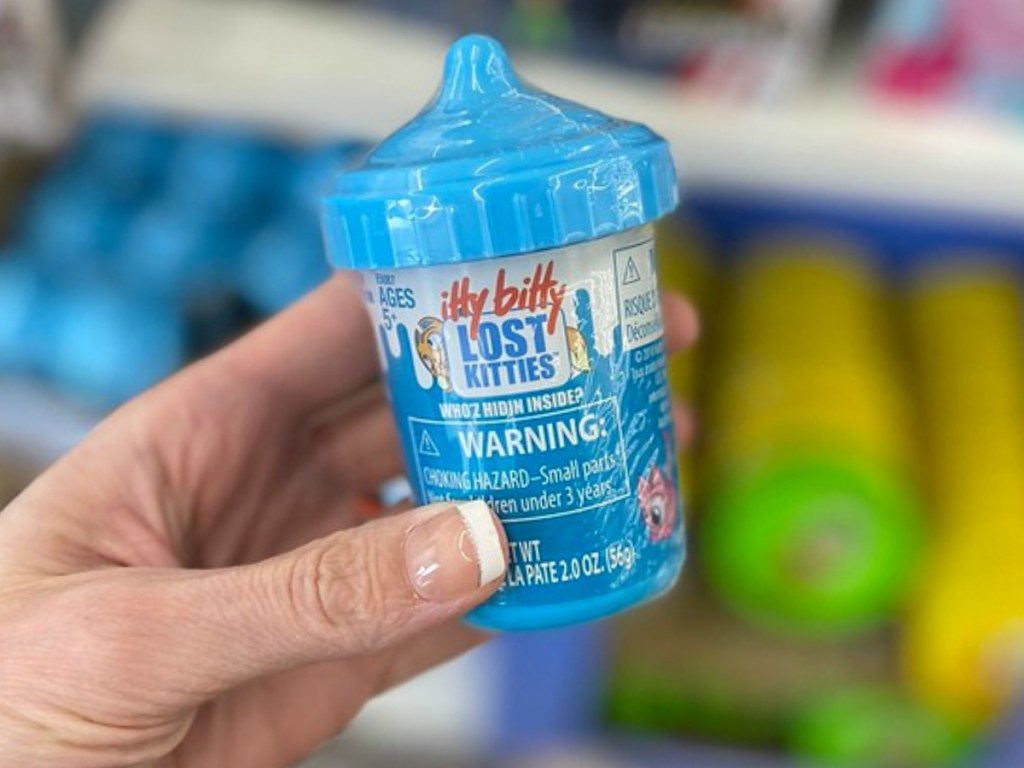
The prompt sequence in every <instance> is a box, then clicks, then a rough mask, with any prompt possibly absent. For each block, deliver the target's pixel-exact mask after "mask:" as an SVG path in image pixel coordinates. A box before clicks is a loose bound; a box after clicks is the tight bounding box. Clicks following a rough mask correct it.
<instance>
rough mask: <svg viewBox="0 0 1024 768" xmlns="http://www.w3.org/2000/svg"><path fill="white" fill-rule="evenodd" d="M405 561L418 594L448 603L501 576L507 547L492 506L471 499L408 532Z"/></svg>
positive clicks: (433, 600) (430, 599) (503, 571)
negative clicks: (493, 514)
mask: <svg viewBox="0 0 1024 768" xmlns="http://www.w3.org/2000/svg"><path fill="white" fill-rule="evenodd" d="M405 563H406V568H407V569H408V572H409V581H410V583H411V584H412V586H413V589H415V590H416V594H418V595H419V596H420V597H422V598H423V599H424V600H429V601H430V602H432V603H447V602H450V601H452V600H457V599H459V598H461V597H464V596H466V595H468V594H471V593H473V592H475V591H476V590H477V589H478V588H479V587H481V586H483V585H484V584H490V583H491V582H492V581H494V580H495V579H498V578H500V577H501V576H503V575H504V573H505V548H504V545H503V544H502V537H501V534H500V532H499V531H498V527H497V524H496V523H495V521H494V517H493V516H492V515H491V510H490V509H489V508H488V506H487V505H486V504H484V503H483V502H482V501H468V502H466V503H464V504H459V505H457V506H455V507H452V508H451V509H449V510H445V511H444V512H440V513H438V514H436V515H434V516H433V517H430V518H428V519H426V520H424V521H423V522H422V523H420V524H419V525H417V526H416V527H415V528H413V529H412V530H411V531H409V535H408V537H407V538H406V540H405Z"/></svg>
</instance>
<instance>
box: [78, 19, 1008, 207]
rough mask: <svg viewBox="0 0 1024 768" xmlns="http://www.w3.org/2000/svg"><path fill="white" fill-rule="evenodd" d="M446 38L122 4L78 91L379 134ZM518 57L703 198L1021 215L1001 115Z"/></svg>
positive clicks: (358, 25) (397, 119)
mask: <svg viewBox="0 0 1024 768" xmlns="http://www.w3.org/2000/svg"><path fill="white" fill-rule="evenodd" d="M450 40H451V36H450V35H449V34H446V33H445V32H444V31H443V30H441V29H439V28H436V27H432V26H425V25H421V24H419V23H413V22H408V23H403V22H400V21H396V19H395V18H394V17H382V16H378V15H375V14H373V13H371V12H367V11H364V10H359V9H354V8H352V7H350V6H347V5H343V4H312V3H308V2H288V3H284V2H269V1H268V0H259V1H258V2H246V3H207V2H202V0H149V1H148V2H146V3H132V2H124V0H121V2H117V3H114V4H112V5H111V7H110V8H109V9H108V12H107V14H106V17H105V18H104V20H103V23H102V24H101V25H100V27H99V28H98V30H97V33H96V34H95V35H94V36H93V38H92V40H91V43H90V45H89V46H88V50H87V52H86V56H85V61H84V64H85V66H84V67H83V68H82V69H81V72H80V77H79V78H78V79H77V82H76V94H77V98H78V99H79V100H80V101H82V102H86V103H89V102H93V101H96V100H111V99H113V100H123V99H130V100H132V101H133V102H143V103H147V104H151V105H154V106H157V107H170V108H174V109H184V110H188V111H196V112H201V113H204V114H211V113H212V114H218V115H231V116H234V117H238V118H242V119H255V120H260V121H264V122H269V123H271V124H275V125H278V126H280V127H282V128H284V129H288V130H295V131H300V132H303V133H315V134H322V133H339V132H340V133H347V134H353V133H354V134H359V135H366V136H369V137H374V136H378V137H379V136H382V135H384V134H385V133H387V132H389V131H390V130H392V129H393V128H394V127H395V126H397V125H399V124H401V123H402V122H404V121H405V120H407V119H408V118H409V117H410V116H411V115H413V114H414V113H415V112H417V111H418V110H419V109H420V108H421V107H422V106H423V104H424V103H425V102H426V101H427V99H428V98H429V97H430V95H431V94H432V93H433V92H434V90H435V88H436V87H437V83H438V80H439V77H440V69H441V61H442V58H443V55H444V51H445V49H446V47H447V45H448V43H449V42H450ZM516 60H517V62H518V64H519V66H520V69H521V71H522V73H523V74H524V75H525V76H527V77H528V78H529V79H531V80H533V81H534V82H536V83H538V84H540V85H542V86H543V87H545V88H547V89H549V90H552V91H554V92H556V93H560V94H565V95H567V96H570V97H572V98H574V99H576V100H579V101H582V102H585V103H587V104H591V105H594V106H597V107H599V108H601V109H603V110H605V111H607V112H609V113H612V114H619V115H624V116H628V117H629V118H630V119H634V120H641V121H644V122H646V123H648V124H650V125H651V126H653V127H654V128H656V129H657V130H658V131H660V132H661V133H662V134H664V135H665V136H666V137H668V138H669V139H670V140H671V142H672V144H673V147H674V151H675V154H676V157H677V159H678V160H679V162H680V165H681V167H682V171H683V177H684V179H685V181H686V183H688V184H690V185H692V186H695V187H701V188H704V187H723V186H724V187H737V186H738V187H744V188H753V189H768V190H779V191H783V192H794V193H802V194H811V195H820V194H832V195H839V196H853V197H857V198H863V199H868V200H877V201H880V202H891V203H903V204H912V205H924V206H937V207H940V208H955V209H958V210H963V211H968V212H978V213H982V214H990V215H997V216H1001V217H1007V216H1009V217H1019V216H1022V215H1024V195H1021V194H1020V190H1021V188H1022V187H1024V126H1020V125H1013V124H1009V123H1004V122H1001V121H999V120H998V119H997V118H995V117H985V116H977V115H976V116H969V115H954V114H951V113H949V112H940V111H927V110H912V109H908V108H898V107H895V106H893V105H883V104H879V103H869V102H868V101H867V100H866V99H865V98H863V97H862V96H860V95H858V94H857V93H856V91H855V90H854V89H852V88H850V87H844V86H836V87H825V86H824V85H823V86H821V87H819V88H817V89H814V90H813V91H812V92H810V93H807V94H805V95H803V96H802V97H800V98H798V99H796V100H795V101H793V102H791V103H789V104H787V105H786V106H784V107H778V108H774V109H771V108H753V107H748V106H744V105H737V104H723V103H715V102H711V101H707V100H694V99H692V98H686V97H684V96H683V95H681V94H680V93H679V91H678V90H677V89H676V88H675V87H674V86H673V85H672V83H670V82H669V81H666V80H663V79H658V78H654V77H651V76H649V75H645V74H638V73H635V72H628V71H624V70H620V69H617V68H614V67H610V66H609V67H601V66H598V65H594V64H592V63H589V62H588V63H585V64H584V63H575V62H572V61H568V60H565V59H559V58H552V57H547V56H540V55H536V54H532V53H529V52H524V53H522V54H521V55H517V56H516Z"/></svg>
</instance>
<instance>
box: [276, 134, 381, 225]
mask: <svg viewBox="0 0 1024 768" xmlns="http://www.w3.org/2000/svg"><path fill="white" fill-rule="evenodd" d="M368 149H369V146H368V145H366V144H364V143H363V142H360V141H334V142H330V143H327V144H323V145H320V146H314V147H313V148H311V149H308V150H306V151H304V152H302V153H301V154H300V155H299V156H298V157H297V158H296V159H295V163H294V168H293V173H292V184H291V189H290V195H289V198H290V199H289V204H290V205H291V206H292V207H294V208H296V209H298V210H300V211H303V212H309V213H310V215H311V216H312V217H313V218H314V219H315V218H316V215H317V213H318V211H319V210H320V200H321V199H322V198H323V196H324V195H327V194H329V193H330V191H331V187H332V186H333V183H334V177H335V176H337V175H338V173H339V172H340V171H341V170H342V169H343V168H345V167H346V166H348V165H349V163H351V162H353V161H354V160H355V159H356V158H357V157H359V156H360V155H361V154H362V153H364V152H365V151H366V150H368Z"/></svg>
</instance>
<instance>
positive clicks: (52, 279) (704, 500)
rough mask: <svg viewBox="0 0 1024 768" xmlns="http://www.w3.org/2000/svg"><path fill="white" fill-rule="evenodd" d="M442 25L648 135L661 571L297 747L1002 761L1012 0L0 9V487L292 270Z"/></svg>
mask: <svg viewBox="0 0 1024 768" xmlns="http://www.w3.org/2000/svg"><path fill="white" fill-rule="evenodd" d="M467 31H484V32H489V33H491V34H494V35H496V36H497V37H499V38H500V39H501V40H502V41H503V42H505V43H506V44H507V45H508V46H509V48H510V50H511V52H512V54H513V56H514V57H515V58H516V60H517V64H519V65H520V66H521V69H522V71H523V72H524V73H525V74H526V75H527V76H528V77H529V78H531V79H532V80H534V81H535V82H536V83H537V84H539V85H541V86H542V87H544V88H545V89H547V90H550V91H553V92H555V93H558V94H560V95H564V96H567V97H569V98H572V99H575V100H579V101H581V102H583V103H586V104H590V105H594V106H597V107H599V108H602V109H604V110H605V111H607V112H610V113H613V114H619V115H622V116H625V117H628V118H630V119H633V120H638V121H643V122H646V123H648V124H649V125H651V126H652V127H653V128H655V129H656V130H657V131H659V132H660V133H662V134H663V135H664V136H666V137H667V138H668V139H669V140H670V141H671V142H672V145H673V149H674V153H675V156H676V159H677V162H678V163H679V166H680V169H681V174H682V178H683V186H684V189H683V194H684V200H685V203H684V205H683V208H682V210H681V212H680V214H679V215H678V216H676V217H674V218H673V219H672V220H671V221H666V222H663V224H662V229H663V233H662V234H663V237H662V238H661V240H660V241H659V242H660V243H661V252H660V254H659V258H660V259H661V267H662V275H663V278H662V279H663V282H664V283H665V284H667V285H669V286H672V287H674V288H677V289H679V290H681V291H683V292H684V293H686V294H687V295H688V296H690V297H691V298H692V299H693V301H694V302H695V303H696V304H697V305H698V306H699V307H700V309H701V311H702V315H703V320H704V337H703V340H702V342H701V344H700V346H699V348H698V350H697V351H696V352H695V353H693V354H691V355H690V356H688V357H686V358H683V359H681V360H679V361H677V363H676V364H675V367H674V368H673V370H672V377H673V386H674V387H675V389H676V391H677V392H678V393H679V394H680V395H681V396H683V397H685V398H687V399H689V400H690V401H692V402H693V403H694V404H695V408H696V412H697V418H698V423H699V436H698V442H697V445H696V447H695V449H694V450H693V451H691V452H689V453H688V454H687V455H686V456H684V457H683V461H684V464H685V469H686V472H685V475H686V479H685V488H684V493H685V496H686V498H687V499H688V515H689V525H690V532H691V555H690V558H689V561H688V564H687V568H686V575H685V577H684V579H683V582H682V583H681V584H680V586H679V587H678V588H677V589H676V591H675V592H674V593H673V594H671V595H670V596H669V597H667V598H665V599H663V600H661V601H659V602H657V603H655V604H654V605H651V606H649V607H647V608H644V609H642V610H639V611H636V612H635V613H632V614H630V615H627V616H623V617H621V618H620V619H617V620H614V621H609V622H605V623H602V624H600V625H595V626H586V627H578V628H572V629H568V630H564V631H557V632H547V633H539V634H533V635H518V636H508V637H503V638H500V639H499V640H498V641H497V642H495V643H493V644H492V645H490V646H489V647H487V648H484V649H482V650H480V651H477V652H474V653H473V654H471V655H469V656H468V657H466V658H464V659H462V660H459V661H457V662H455V663H453V664H451V665H449V666H447V667H445V668H442V669H441V670H438V671H437V672H435V673H433V674H431V675H428V676H427V677H425V678H424V679H422V680H420V681H416V682H414V683H412V684H409V685H407V686H405V687H403V688H401V689H399V690H397V691H395V692H394V693H392V694H389V695H388V696H386V697H384V698H383V699H381V700H380V701H378V702H376V703H374V704H373V705H372V706H370V707H369V708H368V709H367V711H366V712H365V713H364V714H363V715H362V716H361V717H360V719H359V720H358V721H357V722H356V724H355V725H354V727H353V728H352V729H351V731H350V732H348V733H347V734H346V735H344V736H343V737H342V738H341V739H340V740H339V742H338V744H337V745H332V746H329V747H327V748H326V749H325V751H324V753H323V754H322V755H320V756H318V757H317V758H315V759H314V760H313V761H312V762H311V763H310V766H322V767H323V768H326V766H332V765H342V764H344V765H364V764H365V765H367V766H377V765H380V766H404V765H408V766H435V765H436V766H446V767H447V768H450V767H452V766H463V765H465V766H476V765H495V766H538V767H539V766H545V767H547V766H552V767H558V768H561V767H563V766H641V767H644V766H652V767H653V766H674V765H684V766H700V767H701V768H755V767H757V768H783V766H819V767H821V768H840V767H841V768H923V767H926V766H927V767H929V768H930V767H932V766H940V767H946V766H957V767H961V766H962V767H965V768H967V767H969V768H1004V767H1005V768H1019V767H1020V766H1022V765H1024V694H1022V691H1024V323H1022V320H1024V316H1022V302H1024V283H1022V282H1021V279H1020V268H1021V266H1022V265H1024V4H1021V3H1020V2H1018V1H1017V0H878V1H877V2H865V1H862V0H845V1H842V0H633V1H629V0H588V1H587V2H583V0H564V1H560V0H489V1H487V2H485V1H483V0H480V1H474V0H445V1H439V2H431V3H424V2H415V1H414V0H404V1H403V0H386V1H381V2H368V1H367V2H355V1H353V2H328V1H327V0H323V1H321V2H312V1H311V0H306V1H303V2H295V1H286V0H278V1H277V2H274V1H272V0H258V1H254V2H242V1H241V0H238V1H235V2H232V1H229V0H221V1H217V0H173V1H172V0H136V1H135V2H129V1H127V0H120V1H118V0H110V1H108V2H97V1H96V0H54V1H53V2H44V1H43V0H0V499H6V498H9V497H10V496H11V495H13V494H14V493H16V492H17V490H18V489H19V488H20V487H22V486H23V485H24V484H25V483H26V482H27V481H28V480H29V479H30V478H31V476H32V475H33V473H35V472H37V471H38V470H39V469H40V468H41V467H44V466H45V465H46V464H47V463H48V462H50V461H52V460H53V458H54V457H56V456H57V455H59V454H60V453H61V452H62V451H64V450H66V449H67V447H69V446H70V445H72V444H74V442H75V441H77V440H78V439H80V438H81V436H82V435H83V434H85V432H87V431H88V429H89V428H90V427H91V425H92V424H94V423H95V421H96V420H97V419H98V418H100V417H101V416H102V414H103V413H104V412H106V411H107V410H109V409H110V408H113V407H115V406H117V405H118V404H119V403H121V402H123V401H124V400H125V399H127V398H130V397H131V396H132V395H134V394H135V393H137V392H139V391H141V390H142V389H145V388H146V387H148V386H150V385H151V384H153V383H154V382H156V381H158V380H160V379H161V378H163V377H164V376H166V375H168V374H169V373H171V372H172V371H174V370H175V369H177V368H178V367H180V366H182V365H184V364H186V363H187V362H188V361H189V360H191V359H193V358H195V357H196V356H198V355H201V354H203V353H204V352H205V351H208V350H210V349H212V348H214V347H216V346H217V345H219V344H222V343H224V342H225V341H226V340H228V339H230V338H232V337H234V336H236V335H237V334H239V333H241V332H243V331H244V329H245V328H246V327H249V326H251V325H252V324H253V323H256V322H259V321H260V320H261V319H262V318H265V317H267V316H268V315H271V314H273V313H274V312H277V311H279V310H280V309H282V308H284V307H285V306H287V305H288V304H290V303H291V302H293V301H294V300H295V299H296V298H298V297H300V296H301V295H303V294H304V293H305V292H307V291H308V290H310V289H311V288H312V287H314V286H315V285H317V284H318V283H319V282H320V281H322V280H323V279H325V278H326V276H327V274H328V270H327V267H326V265H325V263H324V256H323V253H322V248H321V242H320V237H319V233H318V229H317V226H318V224H317V214H316V204H317V198H318V196H319V195H320V193H321V192H322V190H323V189H324V188H325V186H326V185H328V184H329V183H330V179H331V177H332V174H333V173H334V171H335V170H336V169H337V168H339V167H340V166H341V165H343V164H344V163H346V162H348V161H350V160H351V159H352V158H354V157H357V156H358V155H359V153H361V152H363V151H364V150H365V148H366V147H367V146H369V145H370V144H372V143H373V142H374V141H376V140H379V139H380V138H382V137H383V135H385V134H386V133H387V132H388V131H389V130H390V129H392V128H394V127H395V126H397V125H399V124H401V123H402V122H404V121H405V120H406V119H408V118H409V117H410V116H411V115H412V114H413V113H415V112H416V111H417V110H418V109H419V107H420V105H422V104H423V103H424V102H425V101H426V99H427V97H428V96H429V95H430V94H431V93H432V92H433V90H434V89H435V87H436V85H437V82H438V80H439V77H440V68H441V62H442V58H443V52H444V49H445V47H446V45H447V44H448V43H449V42H450V41H451V40H452V39H454V37H455V36H456V35H458V34H461V33H463V32H467ZM343 761H344V762H343Z"/></svg>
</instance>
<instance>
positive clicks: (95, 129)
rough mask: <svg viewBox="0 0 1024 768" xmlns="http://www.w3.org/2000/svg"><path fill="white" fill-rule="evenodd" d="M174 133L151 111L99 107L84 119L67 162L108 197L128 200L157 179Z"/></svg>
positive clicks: (158, 182) (141, 194)
mask: <svg viewBox="0 0 1024 768" xmlns="http://www.w3.org/2000/svg"><path fill="white" fill-rule="evenodd" d="M175 138H176V137H175V133H174V131H173V130H172V129H171V128H170V127H169V123H167V122H166V121H165V120H161V119H159V118H158V117H157V116H155V115H150V114H147V113H144V112H139V111H134V110H119V109H105V110H100V111H97V112H95V113H93V114H92V115H90V116H89V117H88V118H87V119H86V121H85V123H84V125H83V126H82V128H81V131H80V132H79V135H78V139H77V141H76V142H75V145H74V147H73V148H72V150H71V157H70V162H71V164H72V165H73V166H74V167H75V168H76V169H77V170H78V171H79V172H81V173H85V174H88V175H89V176H91V177H93V178H94V179H95V180H96V181H97V182H99V183H102V184H103V186H104V188H105V189H106V190H107V193H108V194H109V195H110V196H111V197H113V198H115V199H117V200H120V201H125V202H134V201H137V200H139V199H141V198H142V197H144V196H145V195H147V194H149V193H150V192H151V191H152V190H154V189H156V188H157V187H159V186H160V185H161V184H162V183H163V181H164V177H165V175H166V172H167V166H168V162H169V160H170V157H171V154H172V152H173V149H174V144H175Z"/></svg>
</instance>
